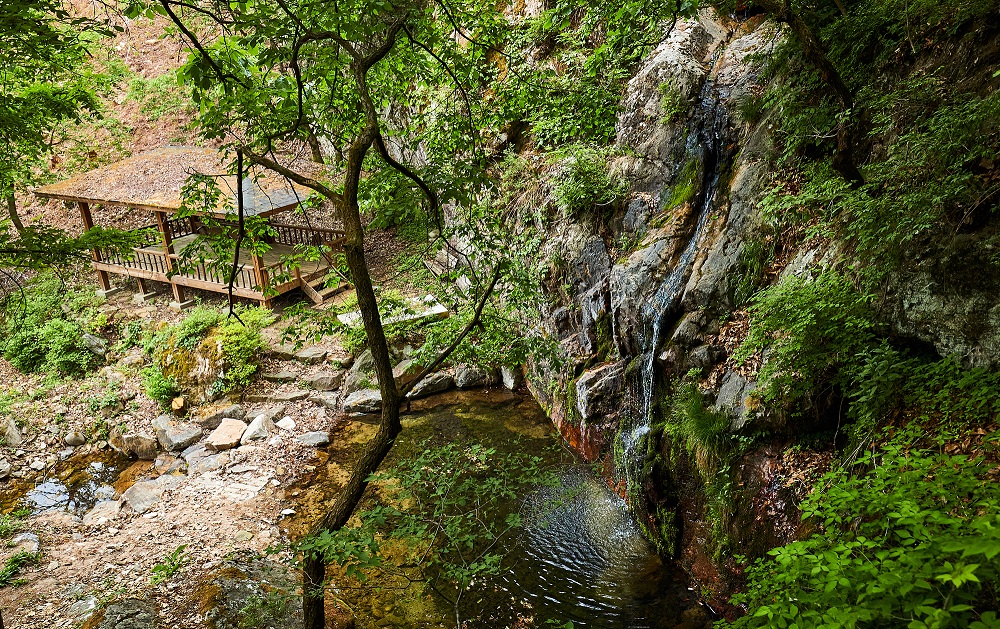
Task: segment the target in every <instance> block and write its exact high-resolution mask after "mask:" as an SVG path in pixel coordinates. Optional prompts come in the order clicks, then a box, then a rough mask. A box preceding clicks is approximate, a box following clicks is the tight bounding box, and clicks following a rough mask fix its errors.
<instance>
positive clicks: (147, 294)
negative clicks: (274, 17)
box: [132, 277, 156, 304]
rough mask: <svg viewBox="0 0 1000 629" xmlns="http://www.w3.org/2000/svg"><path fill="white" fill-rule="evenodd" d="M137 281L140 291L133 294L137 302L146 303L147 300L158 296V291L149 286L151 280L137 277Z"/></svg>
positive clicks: (133, 299)
mask: <svg viewBox="0 0 1000 629" xmlns="http://www.w3.org/2000/svg"><path fill="white" fill-rule="evenodd" d="M135 281H136V283H137V284H138V285H139V292H138V293H136V294H135V295H132V301H134V302H135V303H137V304H145V303H147V302H150V301H153V298H154V297H156V293H155V292H153V289H152V288H151V287H150V286H149V282H148V281H146V280H145V279H143V278H141V277H137V278H135Z"/></svg>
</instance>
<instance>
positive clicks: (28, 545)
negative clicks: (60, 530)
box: [10, 533, 42, 555]
mask: <svg viewBox="0 0 1000 629" xmlns="http://www.w3.org/2000/svg"><path fill="white" fill-rule="evenodd" d="M10 548H11V549H12V550H11V554H12V555H13V554H16V553H19V552H24V553H29V554H31V555H34V554H35V553H37V552H38V551H39V550H41V548H42V543H41V542H40V541H39V539H38V536H37V535H35V534H34V533H21V534H20V535H18V536H16V537H15V538H14V539H12V540H10Z"/></svg>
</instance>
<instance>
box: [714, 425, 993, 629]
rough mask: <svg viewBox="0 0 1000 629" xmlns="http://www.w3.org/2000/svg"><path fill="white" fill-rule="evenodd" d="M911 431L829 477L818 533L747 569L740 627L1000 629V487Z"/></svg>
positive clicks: (814, 511)
mask: <svg viewBox="0 0 1000 629" xmlns="http://www.w3.org/2000/svg"><path fill="white" fill-rule="evenodd" d="M918 434H919V431H917V430H913V431H906V432H905V433H903V434H901V435H899V436H897V437H896V438H895V439H894V440H893V441H891V442H890V443H888V444H887V445H885V446H883V447H882V448H880V449H878V450H876V451H875V452H866V453H865V454H864V455H863V456H862V457H861V458H860V459H859V461H858V466H856V468H855V469H856V470H859V471H858V472H857V473H852V470H848V469H837V470H835V471H832V472H830V473H829V474H827V475H826V476H825V477H824V478H823V479H822V480H821V481H820V482H819V484H818V485H817V487H816V489H815V491H814V492H813V493H812V494H811V495H810V496H809V497H808V498H807V499H806V501H805V502H804V503H803V505H802V508H803V514H804V515H805V517H806V518H807V519H808V521H809V522H811V523H812V524H813V525H814V526H815V527H816V532H815V533H814V534H812V535H811V536H810V537H808V538H806V539H804V540H801V541H796V542H793V543H791V544H788V545H786V546H783V547H780V548H777V549H775V550H773V551H771V553H770V557H769V558H767V559H764V560H762V561H759V562H758V563H756V564H755V565H754V566H752V567H751V568H750V569H749V571H748V577H749V579H748V589H747V591H746V593H745V594H742V595H738V596H736V597H734V599H733V602H734V603H744V604H746V605H747V606H748V608H749V614H748V615H747V616H746V617H744V618H742V619H740V620H738V621H737V622H735V623H732V625H727V626H733V627H802V628H806V627H862V626H863V627H896V626H906V627H941V628H944V627H976V628H981V629H987V628H988V627H997V626H1000V620H998V619H997V615H996V610H997V609H998V602H1000V601H998V599H997V593H998V591H1000V589H998V588H1000V515H998V513H1000V486H998V485H997V484H996V482H994V481H993V480H990V479H988V477H987V472H988V469H989V467H990V466H989V465H987V464H986V462H985V461H983V459H982V458H977V457H974V456H972V457H970V456H966V455H948V454H943V453H942V452H941V451H940V450H939V448H940V446H936V447H935V446H920V445H918V443H917V435H918Z"/></svg>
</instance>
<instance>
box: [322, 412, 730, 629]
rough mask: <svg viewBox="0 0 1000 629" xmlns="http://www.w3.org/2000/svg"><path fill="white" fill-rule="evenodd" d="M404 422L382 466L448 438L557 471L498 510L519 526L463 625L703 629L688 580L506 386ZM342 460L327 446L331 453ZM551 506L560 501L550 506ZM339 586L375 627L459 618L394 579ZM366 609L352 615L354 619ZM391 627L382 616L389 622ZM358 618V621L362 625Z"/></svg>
mask: <svg viewBox="0 0 1000 629" xmlns="http://www.w3.org/2000/svg"><path fill="white" fill-rule="evenodd" d="M414 410H415V411H416V412H414V413H413V414H410V415H408V416H406V417H405V419H404V420H403V424H404V430H403V433H402V435H401V436H400V437H399V438H398V440H397V444H396V446H395V448H394V449H393V452H392V453H391V454H390V458H389V460H387V462H386V464H385V465H384V466H383V469H387V468H391V466H392V464H393V463H394V462H396V461H403V460H406V458H407V457H412V456H415V454H416V453H417V451H418V449H419V448H421V447H423V446H424V444H436V443H443V442H444V441H445V440H447V441H451V442H459V443H464V444H467V445H473V444H481V445H482V446H484V447H488V448H495V449H496V450H497V451H498V453H500V454H503V453H505V452H511V451H514V450H518V451H521V452H526V453H528V454H532V455H536V456H539V457H541V458H542V459H543V460H544V464H545V465H546V466H547V467H548V469H550V470H551V471H553V472H554V473H555V474H556V477H557V479H558V482H557V483H556V484H555V485H554V486H546V487H542V488H538V489H536V490H534V491H531V492H528V493H526V494H525V495H522V496H520V497H519V498H518V499H517V500H516V503H515V504H510V505H506V506H505V507H501V513H500V514H498V515H499V516H500V517H503V516H504V515H505V513H504V511H508V512H509V511H518V512H519V513H520V515H521V517H522V519H523V522H524V526H523V527H522V528H521V529H520V533H519V534H518V535H515V536H514V537H513V538H512V539H509V540H507V542H506V544H505V547H504V548H503V549H502V555H503V559H502V570H501V572H500V574H499V575H498V576H497V577H494V578H490V577H487V578H485V579H484V580H482V581H480V582H479V583H477V584H475V585H474V586H473V587H471V588H470V591H469V592H467V593H466V594H465V596H464V598H463V599H462V600H463V601H468V602H467V603H463V605H462V608H461V609H460V615H461V619H462V621H463V623H465V624H464V626H466V627H469V628H472V627H483V628H489V629H493V628H498V627H531V626H534V627H569V626H570V625H569V624H568V623H570V622H571V623H572V627H574V628H577V629H578V628H581V627H586V628H592V629H633V628H634V629H640V628H642V629H662V628H671V629H674V628H678V629H700V628H702V627H709V626H711V619H710V618H709V615H708V614H707V613H706V612H705V611H704V610H703V609H702V608H701V607H699V606H698V605H697V602H696V598H697V597H695V596H694V595H693V593H692V592H690V591H689V590H688V589H687V588H686V587H685V581H684V575H683V573H682V572H681V571H680V569H679V568H676V567H675V566H674V565H673V564H671V563H669V562H664V561H663V560H661V559H660V558H659V557H658V556H657V555H656V553H655V551H654V549H653V547H652V545H651V544H650V543H648V542H647V541H646V540H645V538H643V536H642V534H641V532H640V530H639V527H638V524H637V523H636V522H635V520H634V519H633V517H632V515H631V514H630V512H629V511H628V509H627V507H626V505H625V502H624V501H623V500H622V499H621V497H619V496H618V495H617V494H616V493H614V492H613V491H611V489H610V488H609V487H608V485H607V483H606V482H604V481H603V480H602V479H600V478H599V477H598V476H597V475H596V474H595V471H594V470H593V469H592V468H591V467H589V466H586V465H584V464H583V463H582V462H580V460H579V459H578V458H576V456H575V455H573V454H572V453H571V452H569V451H567V450H566V449H564V448H562V447H560V440H559V438H558V436H557V435H556V434H555V433H554V430H553V428H552V425H551V423H550V422H549V420H548V418H547V417H546V415H545V414H544V412H543V411H542V409H541V408H540V407H539V406H538V404H537V403H536V402H535V401H534V400H532V399H531V398H530V397H521V396H516V395H512V394H509V393H505V392H480V393H461V392H456V393H450V394H446V395H443V396H438V397H437V398H435V399H434V400H432V401H431V403H430V404H427V403H425V404H424V406H423V407H422V408H416V407H415V409H414ZM337 458H340V457H339V456H338V453H337V452H336V451H331V461H332V460H334V459H337ZM552 505H555V506H554V507H552ZM384 579H386V581H382V580H381V577H376V578H374V579H372V580H373V581H381V582H379V583H377V584H368V585H367V586H363V587H360V589H351V588H345V589H343V590H341V591H340V592H338V594H339V595H340V596H342V597H344V599H345V600H347V601H349V603H350V604H351V606H352V607H354V609H355V611H356V612H357V611H360V610H368V609H370V610H371V611H372V617H371V618H370V620H371V621H372V626H407V627H442V626H445V627H447V626H451V627H454V626H455V624H456V623H455V620H454V608H453V606H451V605H449V604H447V603H444V602H443V601H442V600H441V599H440V597H437V596H431V595H428V593H427V592H426V591H425V590H421V589H420V588H413V587H405V586H402V585H399V586H397V585H394V584H393V583H389V582H388V581H391V576H385V577H384ZM361 616H362V615H360V614H359V617H361ZM387 623H388V624H387ZM361 626H365V622H364V621H362V623H361Z"/></svg>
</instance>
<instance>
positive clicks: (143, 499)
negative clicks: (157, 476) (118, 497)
mask: <svg viewBox="0 0 1000 629" xmlns="http://www.w3.org/2000/svg"><path fill="white" fill-rule="evenodd" d="M161 478H162V477H161ZM163 488H164V484H163V483H159V482H157V481H152V480H141V481H139V482H137V483H136V484H134V485H132V486H131V487H129V488H128V489H126V490H125V493H123V494H122V499H123V500H125V502H126V503H128V506H129V507H131V509H132V511H135V512H136V513H140V514H141V513H146V512H147V511H149V510H150V509H152V508H153V505H155V504H157V503H158V502H160V498H162V497H163Z"/></svg>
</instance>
